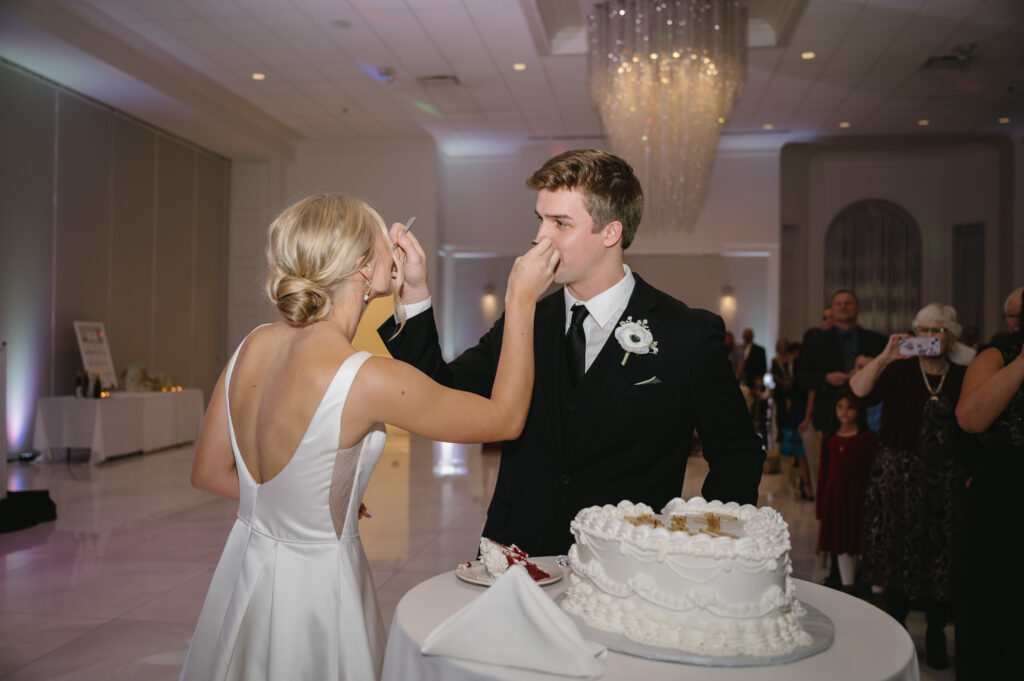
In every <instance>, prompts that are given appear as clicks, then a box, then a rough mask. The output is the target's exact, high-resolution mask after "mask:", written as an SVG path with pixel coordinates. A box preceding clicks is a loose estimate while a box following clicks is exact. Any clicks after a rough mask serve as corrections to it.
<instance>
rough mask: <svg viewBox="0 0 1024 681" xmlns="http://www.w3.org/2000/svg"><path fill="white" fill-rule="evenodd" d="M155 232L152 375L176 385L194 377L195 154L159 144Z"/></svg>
mask: <svg viewBox="0 0 1024 681" xmlns="http://www.w3.org/2000/svg"><path fill="white" fill-rule="evenodd" d="M156 165H157V176H156V188H157V189H156V191H157V199H156V228H155V232H154V239H155V242H154V254H155V257H156V259H155V260H154V262H153V287H154V291H155V295H154V296H153V303H154V305H153V308H154V310H155V313H156V314H155V315H154V317H153V338H152V343H151V347H152V350H151V353H150V370H151V371H155V372H160V373H164V374H170V375H171V376H172V377H174V379H175V381H176V382H177V383H178V384H180V385H183V384H187V383H188V381H189V379H190V377H191V375H192V359H191V348H192V329H193V319H192V304H193V296H194V295H195V282H194V277H195V262H194V259H193V258H194V251H195V218H196V216H195V208H196V202H195V185H196V183H195V179H196V178H195V152H194V151H193V150H191V149H189V148H187V147H185V146H184V145H182V144H179V143H178V142H175V141H174V140H171V139H168V138H166V137H160V138H158V139H157V161H156Z"/></svg>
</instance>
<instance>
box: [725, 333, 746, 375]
mask: <svg viewBox="0 0 1024 681" xmlns="http://www.w3.org/2000/svg"><path fill="white" fill-rule="evenodd" d="M723 344H724V345H725V356H726V357H728V358H729V364H731V365H732V371H733V373H736V372H738V371H739V370H740V367H741V366H743V349H742V348H740V346H738V345H736V337H735V336H733V335H732V331H726V332H725V341H724V343H723Z"/></svg>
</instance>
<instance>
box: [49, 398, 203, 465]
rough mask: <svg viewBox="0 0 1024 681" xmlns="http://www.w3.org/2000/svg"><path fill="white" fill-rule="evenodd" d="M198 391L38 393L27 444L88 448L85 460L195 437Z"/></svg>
mask: <svg viewBox="0 0 1024 681" xmlns="http://www.w3.org/2000/svg"><path fill="white" fill-rule="evenodd" d="M202 423H203V391H202V390H199V389H198V388H189V389H184V390H181V391H179V392H140V393H113V394H112V395H111V396H110V397H106V398H103V399H85V398H80V397H70V396H68V397H63V396H62V397H41V398H39V400H38V401H37V402H36V428H35V435H34V437H33V439H32V447H33V449H36V450H37V451H40V452H45V451H47V450H53V449H63V448H72V447H73V448H83V449H89V450H90V452H91V455H90V457H89V463H94V464H95V463H100V462H102V461H105V460H107V459H109V458H111V457H115V456H122V455H124V454H133V453H136V452H148V451H152V450H154V449H163V448H164V447H171V446H173V445H179V444H183V443H186V442H194V441H195V440H196V438H198V437H199V428H200V427H201V426H202Z"/></svg>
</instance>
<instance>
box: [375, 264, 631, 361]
mask: <svg viewBox="0 0 1024 681" xmlns="http://www.w3.org/2000/svg"><path fill="white" fill-rule="evenodd" d="M622 272H623V275H622V279H619V281H618V282H617V283H616V284H615V285H614V286H612V287H611V288H608V289H605V290H604V291H602V292H601V293H598V294H597V295H596V296H594V297H593V298H591V299H590V300H576V299H575V298H573V297H572V296H571V295H570V294H569V289H568V288H563V289H562V291H563V293H564V294H565V330H566V331H568V330H569V322H570V321H571V320H572V313H571V312H570V309H571V308H572V306H573V305H576V304H577V303H583V304H584V305H586V306H587V312H588V313H589V314H588V315H587V316H586V318H585V319H584V320H583V334H584V335H585V336H586V338H587V352H586V358H585V361H584V370H587V369H589V368H590V365H591V364H593V363H594V360H595V359H596V358H597V355H598V353H600V352H601V348H603V347H604V344H605V343H606V342H607V341H608V336H610V335H612V332H613V331H615V323H616V322H618V321H619V317H621V316H622V313H623V312H625V311H626V305H628V304H629V297H630V296H631V295H633V289H634V288H635V287H636V279H634V278H633V276H632V275H633V273H632V272H631V271H630V269H629V265H626V264H625V263H623V265H622ZM431 300H432V299H431V298H427V299H426V300H421V301H420V302H418V303H410V304H409V305H405V317H406V319H410V318H412V317H415V316H416V315H418V314H420V313H423V312H426V311H427V310H429V309H430V307H431V304H432V303H431ZM395 321H397V319H396V320H395Z"/></svg>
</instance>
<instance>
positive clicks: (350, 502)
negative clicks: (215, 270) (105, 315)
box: [181, 341, 385, 681]
mask: <svg viewBox="0 0 1024 681" xmlns="http://www.w3.org/2000/svg"><path fill="white" fill-rule="evenodd" d="M243 343H244V341H243ZM369 357H371V355H370V353H368V352H357V353H355V354H354V355H352V356H351V357H349V358H348V359H347V360H345V362H344V363H343V364H342V365H341V366H340V367H339V368H338V371H337V373H336V374H335V376H334V379H333V380H332V381H331V384H330V386H329V387H328V388H327V392H326V393H325V394H324V397H323V400H322V401H321V402H320V405H319V406H318V407H317V410H316V413H315V414H314V415H313V418H312V420H311V421H310V423H309V427H308V428H307V430H306V433H305V435H304V436H303V438H302V441H301V443H300V444H299V447H298V449H297V450H296V452H295V455H294V457H293V458H292V459H291V460H290V461H289V462H288V463H287V465H285V467H284V469H282V470H281V472H280V473H278V474H277V475H275V476H274V477H273V478H271V479H270V480H267V481H266V482H264V483H262V484H260V483H257V482H256V481H255V480H254V479H253V477H252V475H251V474H250V473H249V470H248V469H247V468H246V466H245V462H244V461H243V460H242V457H241V455H240V454H239V451H238V443H237V441H236V439H235V430H234V425H233V424H232V422H231V412H230V407H229V409H228V427H229V431H230V433H231V448H232V451H233V452H234V457H235V465H236V467H237V468H238V484H239V491H240V499H239V504H238V519H237V520H236V521H235V524H234V527H233V528H232V529H231V533H230V534H229V535H228V540H227V544H226V545H225V547H224V553H223V554H222V555H221V558H220V563H219V564H218V565H217V570H216V572H215V573H214V575H213V581H212V582H211V583H210V591H209V593H207V596H206V602H205V604H204V605H203V610H202V613H201V614H200V615H199V622H198V623H197V624H196V630H195V634H194V636H193V638H192V643H191V645H190V647H189V651H188V658H187V659H186V660H185V666H184V668H183V669H182V672H181V678H182V679H183V680H189V681H191V680H193V679H195V680H198V679H202V680H203V681H206V680H209V679H217V680H221V679H239V680H242V679H244V680H246V681H256V680H259V679H273V680H275V681H298V680H300V679H316V680H317V681H327V680H333V679H350V680H352V681H366V680H371V679H378V678H380V672H381V664H382V661H383V655H384V626H383V622H382V621H381V615H380V608H379V607H378V605H377V597H376V593H375V592H374V588H373V580H372V578H371V576H370V566H369V564H368V563H367V560H366V554H365V553H364V552H363V545H362V543H361V542H360V540H359V526H358V515H359V504H360V500H361V499H362V496H363V492H364V491H365V490H366V485H367V483H368V482H369V480H370V473H371V472H373V468H374V466H375V465H376V464H377V461H378V459H379V458H380V455H381V451H382V450H383V449H384V440H385V432H384V427H383V425H380V424H378V426H376V427H375V428H374V429H373V430H371V431H370V432H369V433H368V434H367V435H366V436H365V437H364V438H363V439H362V441H360V442H359V444H357V445H356V446H354V447H351V448H349V449H344V450H339V449H338V438H339V433H340V429H341V412H342V409H343V408H344V407H345V398H346V397H347V396H348V392H349V389H350V388H351V386H352V381H353V379H354V378H355V375H356V373H357V372H358V371H359V368H360V367H361V366H362V365H363V362H365V361H366V360H367V359H368V358H369ZM237 358H238V351H237V350H236V351H235V354H234V356H233V357H232V358H231V362H230V363H229V364H228V369H227V376H226V382H225V386H229V385H231V373H232V370H233V369H234V365H235V360H236V359H237Z"/></svg>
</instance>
